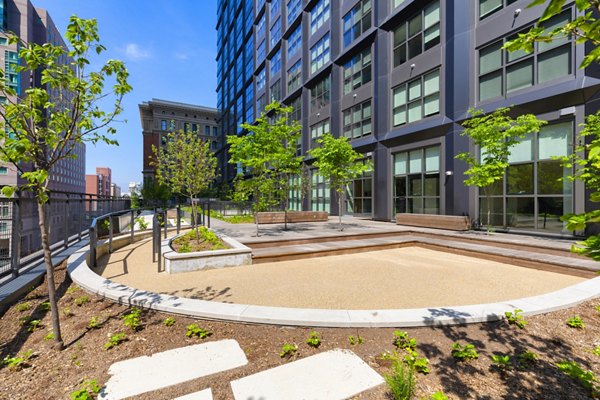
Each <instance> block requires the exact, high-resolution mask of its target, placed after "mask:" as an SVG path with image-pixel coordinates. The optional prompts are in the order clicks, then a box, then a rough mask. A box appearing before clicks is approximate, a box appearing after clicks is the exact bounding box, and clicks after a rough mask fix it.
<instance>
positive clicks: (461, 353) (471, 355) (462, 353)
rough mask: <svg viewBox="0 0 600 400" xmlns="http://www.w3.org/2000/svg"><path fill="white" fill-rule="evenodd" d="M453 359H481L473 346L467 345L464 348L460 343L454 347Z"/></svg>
mask: <svg viewBox="0 0 600 400" xmlns="http://www.w3.org/2000/svg"><path fill="white" fill-rule="evenodd" d="M452 357H454V358H455V359H456V360H459V361H466V360H474V359H476V358H479V354H478V353H477V350H475V346H473V345H472V344H470V343H466V344H465V345H464V346H463V345H461V344H460V342H456V343H454V344H453V345H452Z"/></svg>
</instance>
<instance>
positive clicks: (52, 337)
mask: <svg viewBox="0 0 600 400" xmlns="http://www.w3.org/2000/svg"><path fill="white" fill-rule="evenodd" d="M54 339H55V337H54V332H52V331H50V332H48V333H47V334H46V336H44V340H54Z"/></svg>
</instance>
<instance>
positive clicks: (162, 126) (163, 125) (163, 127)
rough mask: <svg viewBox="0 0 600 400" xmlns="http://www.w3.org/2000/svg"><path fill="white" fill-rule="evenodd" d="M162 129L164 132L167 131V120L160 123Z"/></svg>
mask: <svg viewBox="0 0 600 400" xmlns="http://www.w3.org/2000/svg"><path fill="white" fill-rule="evenodd" d="M160 129H161V130H163V131H166V130H167V120H166V119H163V120H161V121H160Z"/></svg>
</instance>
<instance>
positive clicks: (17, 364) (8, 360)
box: [2, 350, 33, 371]
mask: <svg viewBox="0 0 600 400" xmlns="http://www.w3.org/2000/svg"><path fill="white" fill-rule="evenodd" d="M32 355H33V350H27V351H26V352H25V353H23V354H22V355H21V356H18V355H16V356H14V357H10V356H6V357H4V360H2V363H3V364H4V365H6V366H7V367H8V369H10V370H13V371H18V370H20V369H22V368H25V367H27V366H29V364H28V363H27V361H29V359H30V358H31V356H32Z"/></svg>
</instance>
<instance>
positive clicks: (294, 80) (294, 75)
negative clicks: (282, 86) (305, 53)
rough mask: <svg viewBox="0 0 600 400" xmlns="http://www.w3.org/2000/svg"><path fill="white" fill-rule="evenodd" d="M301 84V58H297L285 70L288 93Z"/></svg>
mask: <svg viewBox="0 0 600 400" xmlns="http://www.w3.org/2000/svg"><path fill="white" fill-rule="evenodd" d="M301 85H302V60H301V59H300V60H298V61H297V62H296V63H295V64H294V65H292V67H291V68H290V69H288V72H287V87H288V93H291V92H292V91H294V90H295V89H297V88H299V87H300V86H301Z"/></svg>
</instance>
